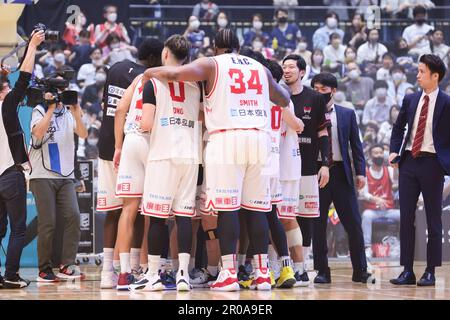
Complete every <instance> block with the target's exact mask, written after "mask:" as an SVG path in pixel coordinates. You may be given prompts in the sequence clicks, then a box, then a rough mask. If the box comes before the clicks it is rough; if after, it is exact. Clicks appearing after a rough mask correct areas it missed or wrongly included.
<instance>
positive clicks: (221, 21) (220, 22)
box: [217, 18, 228, 28]
mask: <svg viewBox="0 0 450 320" xmlns="http://www.w3.org/2000/svg"><path fill="white" fill-rule="evenodd" d="M217 24H218V25H219V27H221V28H225V27H226V26H227V25H228V20H227V19H225V18H220V19H218V20H217Z"/></svg>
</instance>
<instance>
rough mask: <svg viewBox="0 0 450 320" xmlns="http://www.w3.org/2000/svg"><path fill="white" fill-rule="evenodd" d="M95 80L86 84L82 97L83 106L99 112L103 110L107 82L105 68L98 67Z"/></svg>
mask: <svg viewBox="0 0 450 320" xmlns="http://www.w3.org/2000/svg"><path fill="white" fill-rule="evenodd" d="M94 81H95V82H94V83H93V84H91V85H88V86H86V89H85V90H84V93H83V98H82V99H81V107H82V108H83V109H91V110H92V111H94V112H95V113H99V112H100V111H101V110H102V107H101V102H102V97H103V87H104V85H105V82H106V72H105V70H104V69H103V68H99V69H97V72H96V73H95V79H94Z"/></svg>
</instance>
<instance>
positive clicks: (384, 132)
mask: <svg viewBox="0 0 450 320" xmlns="http://www.w3.org/2000/svg"><path fill="white" fill-rule="evenodd" d="M399 112H400V106H399V105H398V104H394V105H392V106H391V109H390V110H389V120H388V121H384V122H383V123H382V124H381V125H380V130H378V134H377V142H378V143H381V144H389V143H390V141H391V132H392V126H393V124H394V122H395V120H397V116H398V113H399Z"/></svg>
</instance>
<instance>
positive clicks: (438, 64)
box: [419, 54, 447, 82]
mask: <svg viewBox="0 0 450 320" xmlns="http://www.w3.org/2000/svg"><path fill="white" fill-rule="evenodd" d="M419 62H422V63H423V64H425V65H426V66H427V67H428V69H430V71H431V74H433V73H437V74H439V82H441V81H442V79H444V76H445V72H446V71H447V68H446V67H445V64H444V62H443V61H442V59H441V58H439V56H437V55H435V54H424V55H423V56H421V57H420V59H419Z"/></svg>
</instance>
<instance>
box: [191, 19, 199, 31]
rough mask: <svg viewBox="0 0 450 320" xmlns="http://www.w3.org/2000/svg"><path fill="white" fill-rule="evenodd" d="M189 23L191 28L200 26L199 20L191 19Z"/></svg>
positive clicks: (195, 28)
mask: <svg viewBox="0 0 450 320" xmlns="http://www.w3.org/2000/svg"><path fill="white" fill-rule="evenodd" d="M189 25H190V26H191V29H192V30H197V29H198V28H199V27H200V21H198V20H193V21H191V23H190V24H189Z"/></svg>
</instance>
